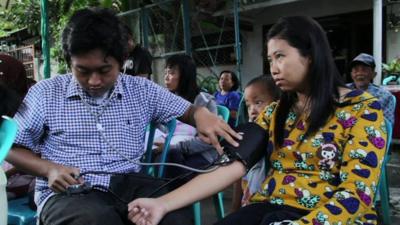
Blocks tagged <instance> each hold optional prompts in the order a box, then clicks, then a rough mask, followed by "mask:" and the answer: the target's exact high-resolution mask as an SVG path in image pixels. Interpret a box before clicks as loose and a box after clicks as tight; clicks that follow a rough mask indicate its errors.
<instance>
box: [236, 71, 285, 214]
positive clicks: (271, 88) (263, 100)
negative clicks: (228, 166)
mask: <svg viewBox="0 0 400 225" xmlns="http://www.w3.org/2000/svg"><path fill="white" fill-rule="evenodd" d="M279 96H280V90H279V88H278V87H277V86H276V85H275V82H274V80H273V79H272V77H271V75H261V76H258V77H256V78H254V79H252V80H251V81H250V82H249V83H247V85H246V88H245V89H244V100H245V102H246V107H247V113H248V115H249V121H250V122H253V121H255V119H256V118H257V116H258V115H259V114H260V113H261V112H262V111H263V110H264V109H265V107H266V106H267V105H269V104H270V103H271V102H273V101H276V100H278V99H279ZM264 165H265V164H264V161H260V162H259V163H257V164H256V165H255V166H254V167H253V168H252V169H251V170H250V171H249V174H248V175H247V176H245V177H243V179H241V180H239V181H238V182H236V183H235V184H234V193H233V201H232V211H236V210H238V209H239V208H240V207H241V206H242V205H243V206H244V205H247V204H248V203H249V199H250V197H251V195H252V194H253V193H254V192H255V191H254V186H259V185H256V184H257V182H251V181H252V180H254V179H251V178H252V177H254V176H253V175H257V174H259V173H256V171H259V172H265V171H264V170H262V171H261V168H263V169H265V167H264ZM260 175H262V176H265V174H260ZM260 175H258V176H257V178H260V177H259V176H260ZM249 182H251V183H250V185H249ZM253 183H255V184H253Z"/></svg>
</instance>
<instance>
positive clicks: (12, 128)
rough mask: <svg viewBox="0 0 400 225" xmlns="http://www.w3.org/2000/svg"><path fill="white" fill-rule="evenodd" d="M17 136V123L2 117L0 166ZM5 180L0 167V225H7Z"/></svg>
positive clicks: (0, 124) (0, 123)
mask: <svg viewBox="0 0 400 225" xmlns="http://www.w3.org/2000/svg"><path fill="white" fill-rule="evenodd" d="M16 134H17V123H16V122H15V121H14V120H13V119H11V118H9V117H7V116H2V119H1V120H0V166H1V164H2V163H3V161H4V159H5V158H6V156H7V154H8V152H9V151H10V148H11V146H12V144H13V142H14V139H15V136H16ZM6 185H7V178H6V175H5V174H4V171H3V170H2V169H1V167H0V188H1V190H0V224H6V223H7V211H8V209H7V208H8V206H7V194H6V189H5V187H6Z"/></svg>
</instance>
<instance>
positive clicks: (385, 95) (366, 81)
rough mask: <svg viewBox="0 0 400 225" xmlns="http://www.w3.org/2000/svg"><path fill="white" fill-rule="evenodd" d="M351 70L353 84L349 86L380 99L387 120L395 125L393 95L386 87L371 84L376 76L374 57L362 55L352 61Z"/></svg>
mask: <svg viewBox="0 0 400 225" xmlns="http://www.w3.org/2000/svg"><path fill="white" fill-rule="evenodd" d="M350 69H351V78H352V79H353V83H349V84H347V86H348V87H350V88H353V89H361V90H363V91H366V92H368V93H370V94H371V95H373V96H375V97H376V98H378V100H379V102H380V103H381V106H382V109H383V114H384V115H385V118H386V119H388V120H389V121H390V122H391V123H392V125H394V111H395V107H396V103H395V101H394V98H393V95H392V94H391V93H390V92H389V91H388V90H386V89H385V88H384V87H382V86H377V85H375V84H373V83H371V82H372V80H373V79H374V77H375V76H376V72H375V60H374V57H373V56H372V55H369V54H366V53H361V54H359V55H358V56H356V57H355V58H354V59H353V61H351V63H350Z"/></svg>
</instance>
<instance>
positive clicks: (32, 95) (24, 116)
mask: <svg viewBox="0 0 400 225" xmlns="http://www.w3.org/2000/svg"><path fill="white" fill-rule="evenodd" d="M80 96H82V98H83V100H84V101H86V102H87V103H88V104H89V105H90V108H91V111H92V112H97V113H99V112H100V111H101V108H102V105H97V103H96V101H95V99H93V98H91V97H90V96H88V95H87V94H86V93H85V92H83V90H82V88H81V87H80V86H79V85H78V83H77V81H76V80H75V79H74V78H73V76H72V75H71V74H67V75H60V76H57V77H55V78H52V79H48V80H44V81H42V82H40V83H38V84H36V85H35V86H33V87H32V88H31V89H30V91H29V93H28V95H27V96H26V98H25V99H24V102H23V105H22V106H21V107H20V109H19V112H18V113H17V114H16V115H15V119H16V121H17V123H18V128H19V129H18V134H17V138H16V140H15V144H19V145H22V146H25V147H26V148H28V149H31V150H32V151H33V152H35V153H38V154H40V155H41V157H42V158H43V159H46V160H49V161H52V162H55V163H58V164H61V165H66V166H70V167H77V168H79V169H80V170H81V173H82V172H85V171H107V172H116V173H129V172H137V171H139V170H140V166H138V165H135V164H133V163H131V162H128V161H127V160H126V159H124V158H123V157H121V155H119V154H118V153H117V152H115V151H113V150H112V149H111V148H110V146H109V145H108V144H107V142H106V141H105V140H104V138H102V137H101V134H100V132H99V131H98V130H97V129H96V122H95V121H96V119H95V116H94V115H93V113H91V112H90V111H89V109H88V106H87V105H85V104H84V103H83V102H82V100H81V98H80ZM111 96H112V98H111V99H110V104H108V106H107V107H105V110H104V112H103V113H102V115H100V117H99V122H100V124H101V125H102V127H103V128H104V134H105V136H106V138H107V140H108V141H109V142H111V144H112V145H113V147H115V148H116V149H118V151H120V152H121V153H122V154H124V155H125V156H127V157H129V158H130V159H138V158H140V157H141V156H142V154H143V153H144V149H145V148H144V142H143V140H144V135H145V128H146V126H147V124H148V123H149V122H150V121H157V122H161V123H162V122H167V121H169V120H171V119H172V118H175V117H179V116H181V115H183V114H184V112H185V111H186V110H187V109H188V108H189V106H190V103H189V102H187V101H186V100H184V99H182V98H181V97H178V96H176V95H174V94H172V93H170V92H169V91H168V90H166V89H164V88H162V87H160V86H158V85H157V84H155V83H153V82H151V81H148V80H147V79H143V78H139V77H133V76H127V75H122V74H120V75H119V77H118V80H117V84H116V86H115V93H114V94H113V95H111ZM105 101H107V100H105ZM84 179H85V180H86V181H89V182H90V183H91V184H92V185H93V186H96V187H98V188H99V189H100V190H106V189H107V187H108V186H109V182H110V176H109V175H85V176H84ZM52 194H54V193H53V192H52V191H51V190H50V189H49V187H48V183H47V180H46V179H44V178H37V182H36V195H35V200H36V204H37V205H38V209H39V210H40V209H41V207H42V206H43V205H44V203H45V202H46V201H47V199H48V198H49V197H50V196H51V195H52Z"/></svg>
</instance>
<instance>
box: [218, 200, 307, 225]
mask: <svg viewBox="0 0 400 225" xmlns="http://www.w3.org/2000/svg"><path fill="white" fill-rule="evenodd" d="M308 213H309V211H306V210H301V209H296V208H293V207H289V206H279V205H273V204H270V203H254V204H251V205H248V206H245V207H242V208H240V209H239V210H238V211H236V212H234V213H231V214H229V215H228V216H227V217H225V218H224V219H222V220H221V221H218V222H217V223H215V225H231V224H235V225H270V224H271V223H273V222H281V221H284V220H297V219H300V218H301V217H303V216H305V215H307V214H308Z"/></svg>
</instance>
